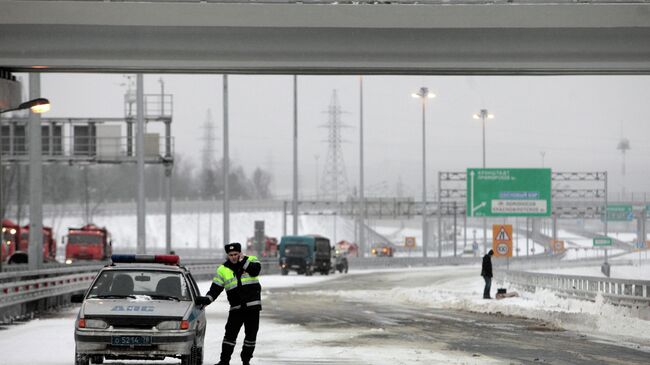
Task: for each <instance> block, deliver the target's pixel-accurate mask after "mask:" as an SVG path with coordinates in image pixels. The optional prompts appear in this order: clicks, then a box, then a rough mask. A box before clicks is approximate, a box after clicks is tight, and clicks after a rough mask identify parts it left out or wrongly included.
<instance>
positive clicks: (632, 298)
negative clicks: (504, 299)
mask: <svg viewBox="0 0 650 365" xmlns="http://www.w3.org/2000/svg"><path fill="white" fill-rule="evenodd" d="M496 279H497V280H498V281H499V282H507V283H510V284H512V285H513V286H515V287H517V288H520V289H521V290H525V291H530V292H534V291H535V290H537V289H547V290H551V291H554V292H557V293H560V294H561V295H564V296H567V297H572V298H577V299H583V300H590V301H595V300H596V298H597V296H598V295H601V296H602V297H603V298H604V299H605V300H606V301H607V302H609V303H612V304H618V305H625V306H643V307H646V308H650V281H647V280H625V279H608V278H599V277H591V276H574V275H557V274H544V273H532V272H525V271H512V270H505V271H501V272H497V273H496Z"/></svg>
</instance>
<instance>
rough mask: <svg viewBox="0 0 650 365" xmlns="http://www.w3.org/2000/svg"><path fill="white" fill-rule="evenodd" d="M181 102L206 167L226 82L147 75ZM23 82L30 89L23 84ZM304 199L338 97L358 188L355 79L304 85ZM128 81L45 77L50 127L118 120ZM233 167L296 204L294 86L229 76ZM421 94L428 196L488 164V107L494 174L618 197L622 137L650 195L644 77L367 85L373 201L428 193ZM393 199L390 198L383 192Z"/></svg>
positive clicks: (311, 79) (182, 143)
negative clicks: (59, 122)
mask: <svg viewBox="0 0 650 365" xmlns="http://www.w3.org/2000/svg"><path fill="white" fill-rule="evenodd" d="M160 77H162V78H163V80H164V82H165V91H166V93H171V94H173V95H174V115H173V127H172V132H173V135H174V137H175V148H176V153H177V154H181V155H183V156H184V157H185V158H186V159H187V158H191V159H193V160H194V161H195V162H196V163H195V164H196V165H199V164H200V163H201V150H202V149H203V140H202V136H203V135H204V133H205V129H204V128H203V124H204V123H205V120H206V114H207V110H208V109H211V111H212V116H213V119H214V121H215V123H216V125H217V127H218V128H217V136H218V137H219V140H218V141H217V142H216V143H217V158H220V157H221V154H222V148H221V144H222V139H221V136H222V133H221V122H222V105H221V104H222V95H221V90H222V78H221V75H162V76H161V75H145V93H159V92H160V83H159V82H158V80H159V78H160ZM25 80H26V79H25ZM298 80H299V81H298V89H299V90H298V91H299V96H298V103H299V106H298V109H299V117H298V118H299V138H300V143H299V155H300V157H299V161H300V181H301V193H302V194H304V195H305V196H307V195H309V196H311V195H313V194H314V191H315V187H316V182H315V175H316V158H315V157H314V156H315V155H319V163H318V164H319V170H320V171H319V175H320V176H319V177H322V170H323V169H324V161H325V158H326V155H327V144H326V143H325V140H326V138H327V131H326V129H324V128H319V126H321V125H323V124H325V123H326V122H327V118H328V116H327V114H326V113H324V111H325V110H326V109H327V107H328V105H329V103H330V99H331V96H332V91H333V90H337V92H338V97H339V102H340V104H341V107H342V109H343V110H344V111H346V112H347V113H346V114H344V115H343V117H342V119H343V122H344V123H346V124H348V125H350V126H351V128H348V129H346V130H345V131H344V138H345V139H346V140H347V141H348V143H346V144H345V145H344V146H343V150H344V155H345V157H344V158H345V162H346V168H347V174H348V180H349V182H350V185H351V186H357V185H358V180H359V172H358V166H359V162H358V161H359V146H358V141H359V128H358V125H359V89H358V80H359V78H358V77H356V76H300V77H299V78H298ZM125 81H126V79H125V78H124V77H123V75H121V74H101V75H98V74H43V76H42V95H43V96H44V97H48V98H49V99H50V100H51V102H52V111H51V112H50V113H48V114H47V116H48V117H120V116H123V113H124V106H123V95H124V93H125V91H126V86H125V85H124V82H125ZM229 86H230V131H231V132H230V136H231V139H230V145H231V157H232V158H233V159H234V161H235V162H236V163H238V164H241V165H243V167H244V168H245V170H246V171H247V173H250V172H251V171H252V170H253V169H254V168H255V167H257V166H260V167H263V168H265V169H267V170H269V171H271V172H272V174H273V179H274V182H273V189H274V192H275V193H276V195H285V196H288V195H290V189H291V166H292V157H291V153H292V144H291V143H292V141H291V136H292V123H293V104H292V103H293V99H292V98H293V96H292V95H293V90H292V76H262V75H258V76H230V77H229ZM421 86H427V87H429V88H430V89H431V90H432V91H433V92H435V93H436V94H437V97H436V98H435V99H431V100H430V101H429V102H428V104H427V121H426V124H427V168H428V172H427V173H428V178H427V179H428V182H429V183H428V184H427V185H428V191H429V192H430V193H431V196H433V192H434V191H435V189H436V186H435V185H436V184H435V183H436V180H437V172H438V171H440V170H444V171H463V170H464V169H465V168H467V167H480V165H481V122H480V121H479V120H475V119H472V114H473V113H475V112H477V111H478V110H480V109H481V108H487V109H488V110H489V111H490V112H491V113H493V114H495V116H496V118H495V119H493V120H489V121H488V125H487V128H486V135H487V137H486V139H487V143H486V144H487V166H488V167H541V165H542V157H541V152H545V165H546V167H551V168H552V169H553V170H554V171H603V170H606V171H608V172H609V173H610V190H611V191H614V192H616V191H621V189H622V183H623V179H622V176H621V162H622V156H621V153H620V152H619V151H617V150H616V146H617V144H618V142H619V140H620V139H621V137H627V138H628V139H629V140H630V144H631V150H629V151H628V152H627V158H626V160H627V175H626V178H625V186H626V188H627V191H635V192H639V191H650V189H648V187H647V185H648V184H647V183H646V181H648V180H649V179H650V169H649V168H648V166H649V165H648V161H649V160H650V143H649V142H650V138H649V136H650V123H648V119H650V114H649V113H648V111H647V109H646V108H645V106H646V105H647V98H648V89H649V87H650V77H648V76H562V77H560V76H527V77H523V76H485V77H477V76H471V77H470V76H366V77H364V123H365V143H366V145H365V153H366V155H365V161H366V189H367V192H368V194H373V193H388V194H395V187H396V184H397V181H398V179H400V178H401V180H402V182H403V184H404V188H405V192H406V193H407V194H410V195H413V196H416V197H417V196H419V194H420V191H421V190H420V189H421V186H420V185H421V155H422V146H421V128H422V126H421V109H420V104H419V100H417V99H414V98H412V97H411V93H412V92H415V91H417V90H418V89H419V87H421ZM387 190H388V191H387Z"/></svg>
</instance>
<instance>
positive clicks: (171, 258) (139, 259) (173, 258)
mask: <svg viewBox="0 0 650 365" xmlns="http://www.w3.org/2000/svg"><path fill="white" fill-rule="evenodd" d="M111 261H113V263H153V264H166V265H178V264H179V262H180V258H179V257H178V255H112V256H111Z"/></svg>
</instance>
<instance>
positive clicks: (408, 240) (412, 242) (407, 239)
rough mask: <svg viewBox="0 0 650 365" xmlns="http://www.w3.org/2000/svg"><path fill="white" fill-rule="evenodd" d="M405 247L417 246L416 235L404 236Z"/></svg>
mask: <svg viewBox="0 0 650 365" xmlns="http://www.w3.org/2000/svg"><path fill="white" fill-rule="evenodd" d="M404 247H406V248H415V237H404Z"/></svg>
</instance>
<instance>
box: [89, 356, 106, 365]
mask: <svg viewBox="0 0 650 365" xmlns="http://www.w3.org/2000/svg"><path fill="white" fill-rule="evenodd" d="M90 362H91V363H93V364H103V363H104V356H102V355H96V356H91V357H90Z"/></svg>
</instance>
